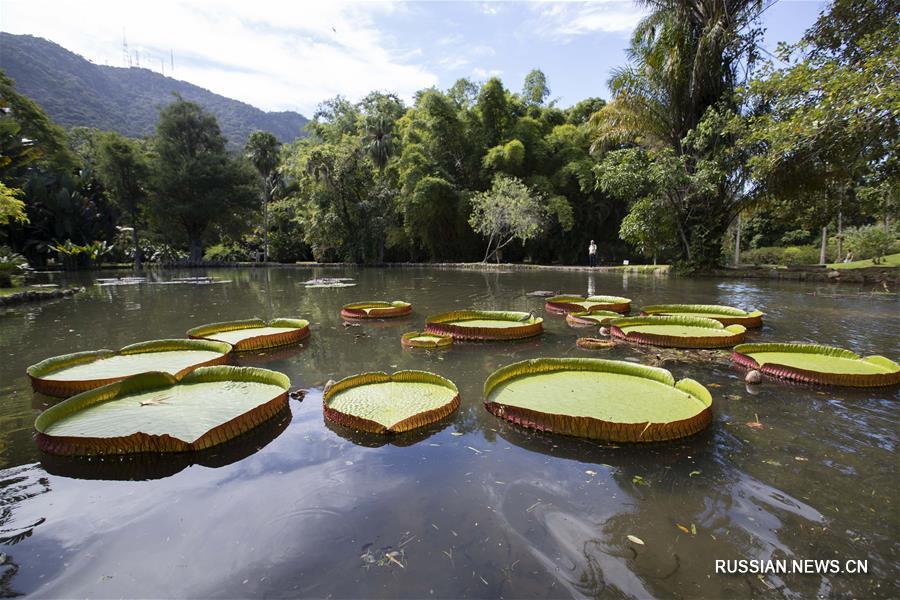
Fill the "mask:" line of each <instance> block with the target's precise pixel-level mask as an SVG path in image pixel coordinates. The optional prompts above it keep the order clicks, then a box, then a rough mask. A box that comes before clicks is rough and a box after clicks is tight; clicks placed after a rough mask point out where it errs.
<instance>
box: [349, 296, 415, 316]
mask: <svg viewBox="0 0 900 600" xmlns="http://www.w3.org/2000/svg"><path fill="white" fill-rule="evenodd" d="M411 312H412V304H410V303H409V302H404V301H403V300H394V301H393V302H387V301H384V300H371V301H368V302H353V303H352V304H345V305H344V306H343V308H341V316H342V317H343V318H345V319H390V318H393V317H402V316H404V315H408V314H409V313H411Z"/></svg>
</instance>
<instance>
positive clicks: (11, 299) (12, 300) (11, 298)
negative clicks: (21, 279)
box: [0, 287, 84, 306]
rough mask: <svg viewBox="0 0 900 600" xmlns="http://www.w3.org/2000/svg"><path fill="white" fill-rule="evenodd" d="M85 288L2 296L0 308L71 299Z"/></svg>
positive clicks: (27, 291) (36, 291)
mask: <svg viewBox="0 0 900 600" xmlns="http://www.w3.org/2000/svg"><path fill="white" fill-rule="evenodd" d="M83 291H84V288H83V287H75V288H65V289H52V290H26V291H24V292H17V293H15V294H9V295H8V296H0V306H13V305H16V304H24V303H26V302H40V301H41V300H54V299H57V298H71V297H72V296H74V295H75V294H77V293H79V292H83Z"/></svg>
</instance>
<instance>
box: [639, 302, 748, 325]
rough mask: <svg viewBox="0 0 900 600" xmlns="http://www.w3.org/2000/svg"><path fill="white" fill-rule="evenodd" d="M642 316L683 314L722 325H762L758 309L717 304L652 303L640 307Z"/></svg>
mask: <svg viewBox="0 0 900 600" xmlns="http://www.w3.org/2000/svg"><path fill="white" fill-rule="evenodd" d="M641 315H642V316H683V317H702V318H705V319H715V320H716V321H718V322H719V323H721V324H722V325H743V326H744V327H747V328H748V329H749V328H755V327H762V318H763V313H761V312H760V311H758V310H754V311H752V312H747V311H746V310H741V309H740V308H735V307H733V306H719V305H717V304H654V305H652V306H645V307H643V308H642V309H641Z"/></svg>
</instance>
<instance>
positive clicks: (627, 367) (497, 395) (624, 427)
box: [484, 358, 712, 442]
mask: <svg viewBox="0 0 900 600" xmlns="http://www.w3.org/2000/svg"><path fill="white" fill-rule="evenodd" d="M484 402H485V408H486V409H487V410H488V411H489V412H491V413H492V414H494V415H496V416H497V417H500V418H502V419H506V420H508V421H512V422H513V423H517V424H518V425H521V426H524V427H529V428H532V429H538V430H541V431H550V432H553V433H561V434H565V435H574V436H579V437H587V438H592V439H599V440H606V441H614V442H651V441H664V440H670V439H675V438H680V437H685V436H689V435H693V434H694V433H697V432H698V431H700V430H702V429H703V428H705V427H706V426H707V425H709V423H710V421H711V420H712V396H711V395H710V393H709V391H708V390H707V389H706V388H705V387H703V386H702V385H701V384H699V383H698V382H696V381H694V380H693V379H682V380H681V381H678V382H677V383H676V381H675V379H674V378H673V377H672V374H671V373H670V372H669V371H666V370H665V369H660V368H657V367H648V366H644V365H635V364H633V363H628V362H624V361H616V360H603V359H596V358H538V359H533V360H526V361H522V362H518V363H514V364H511V365H508V366H506V367H503V368H501V369H499V370H497V371H495V372H494V373H492V374H491V375H490V376H489V377H488V379H487V381H486V382H485V384H484Z"/></svg>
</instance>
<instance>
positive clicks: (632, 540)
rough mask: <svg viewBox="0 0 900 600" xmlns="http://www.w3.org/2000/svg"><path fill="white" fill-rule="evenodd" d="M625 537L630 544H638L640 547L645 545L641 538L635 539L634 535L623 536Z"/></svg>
mask: <svg viewBox="0 0 900 600" xmlns="http://www.w3.org/2000/svg"><path fill="white" fill-rule="evenodd" d="M625 537H627V538H628V541H630V542H634V543H635V544H639V545H641V546H643V545H645V544H644V540H642V539H641V538H639V537H637V536H636V535H631V534H628V535H627V536H625Z"/></svg>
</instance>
